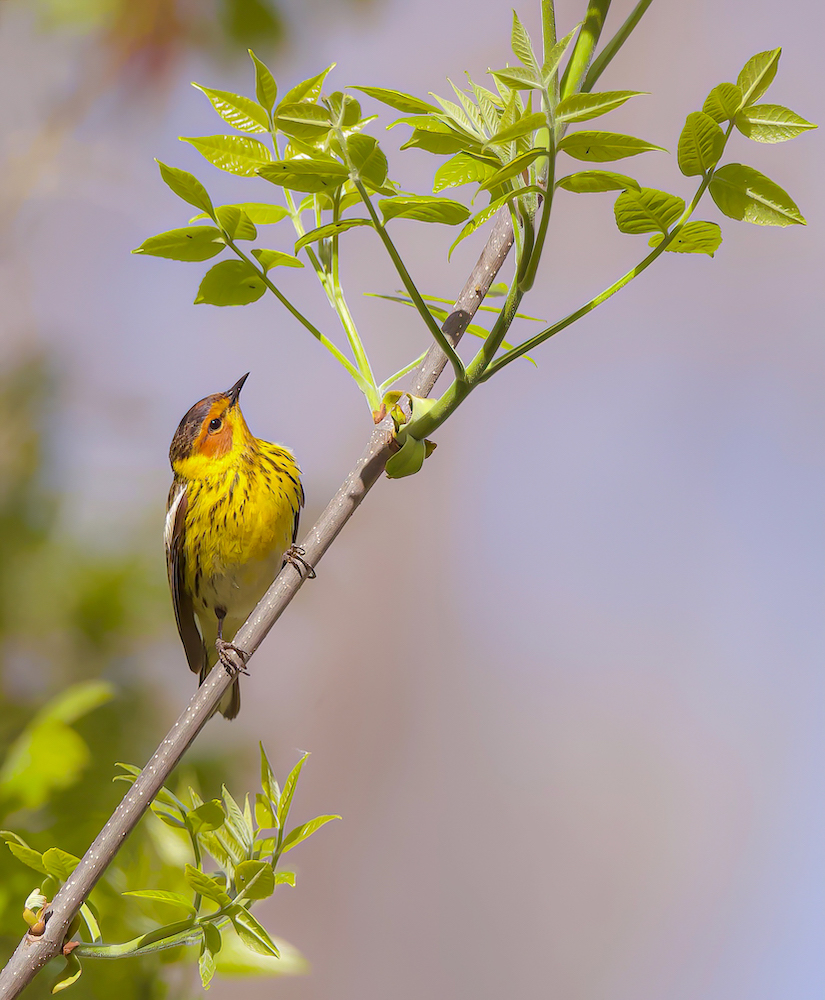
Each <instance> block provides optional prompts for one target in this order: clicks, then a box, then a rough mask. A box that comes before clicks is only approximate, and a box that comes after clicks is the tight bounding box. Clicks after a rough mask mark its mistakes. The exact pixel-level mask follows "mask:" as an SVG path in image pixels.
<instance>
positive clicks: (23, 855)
mask: <svg viewBox="0 0 825 1000" xmlns="http://www.w3.org/2000/svg"><path fill="white" fill-rule="evenodd" d="M6 846H7V847H8V849H9V850H10V851H11V853H12V854H13V855H14V856H15V857H16V858H17V860H18V861H22V862H23V864H24V865H27V866H28V867H29V868H32V869H34V871H36V872H40V874H41V875H48V874H49V873H48V872H47V871H46V866H45V865H44V864H43V855H42V854H41V853H40V851H35V850H34V849H33V848H31V847H27V846H26V845H25V844H15V843H12V842H11V841H9V840H6Z"/></svg>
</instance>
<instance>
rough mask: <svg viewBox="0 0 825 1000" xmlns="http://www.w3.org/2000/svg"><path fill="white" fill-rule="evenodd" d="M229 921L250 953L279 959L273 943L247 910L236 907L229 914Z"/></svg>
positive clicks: (278, 953)
mask: <svg viewBox="0 0 825 1000" xmlns="http://www.w3.org/2000/svg"><path fill="white" fill-rule="evenodd" d="M231 919H232V924H233V926H234V928H235V930H236V931H237V933H238V937H239V938H240V939H241V941H242V942H243V943H244V944H245V945H246V947H247V948H249V950H250V951H254V952H257V953H258V954H259V955H273V956H274V957H275V958H278V957H279V955H280V952H279V951H278V949H277V948H276V946H275V942H274V941H273V940H272V938H271V937H270V936H269V934H268V933H267V931H266V930H265V929H264V928H263V927H262V926H261V925H260V924H259V923H258V921H257V920H256V919H255V918H254V917H253V916H252V914H251V913H250V912H249V910H244V909H243V908H242V907H238V909H237V911H236V912H234V913H232V914H231Z"/></svg>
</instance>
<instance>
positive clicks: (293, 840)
mask: <svg viewBox="0 0 825 1000" xmlns="http://www.w3.org/2000/svg"><path fill="white" fill-rule="evenodd" d="M340 818H341V817H340V816H316V817H315V819H311V820H310V821H309V822H308V823H302V824H301V825H300V826H296V827H295V829H294V830H293V831H292V832H291V833H290V834H289V835H288V836H286V837H285V838H284V842H283V844H282V845H281V853H286V852H287V851H291V850H292V848H293V847H297V846H298V844H300V843H301V842H302V841H304V840H306V839H307V837H311V836H312V834H313V833H315V831H316V830H318V829H320V828H321V827H322V826H323V825H324V824H325V823H329V821H330V820H333V819H340Z"/></svg>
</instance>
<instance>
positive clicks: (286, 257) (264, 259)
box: [252, 249, 304, 271]
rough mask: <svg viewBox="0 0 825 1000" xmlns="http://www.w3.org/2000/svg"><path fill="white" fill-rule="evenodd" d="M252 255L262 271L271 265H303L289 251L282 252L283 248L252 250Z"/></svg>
mask: <svg viewBox="0 0 825 1000" xmlns="http://www.w3.org/2000/svg"><path fill="white" fill-rule="evenodd" d="M252 256H253V257H255V258H257V261H258V263H259V264H260V265H261V267H262V268H263V269H264V271H270V270H271V269H272V268H273V267H303V266H304V265H303V264H302V263H301V261H300V260H298V258H297V257H293V256H292V254H291V253H284V252H283V250H258V249H255V250H253V251H252Z"/></svg>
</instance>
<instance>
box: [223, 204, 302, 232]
mask: <svg viewBox="0 0 825 1000" xmlns="http://www.w3.org/2000/svg"><path fill="white" fill-rule="evenodd" d="M235 208H239V209H240V210H241V211H242V212H246V214H247V216H248V218H249V221H250V222H251V223H253V224H254V225H256V226H270V225H272V224H273V223H275V222H280V221H281V219H285V218H286V217H287V216H288V215H289V212H288V210H287V209H285V208H284V207H283V206H282V205H269V204H267V203H266V202H261V201H246V202H241V204H239V205H235Z"/></svg>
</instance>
